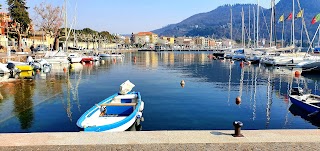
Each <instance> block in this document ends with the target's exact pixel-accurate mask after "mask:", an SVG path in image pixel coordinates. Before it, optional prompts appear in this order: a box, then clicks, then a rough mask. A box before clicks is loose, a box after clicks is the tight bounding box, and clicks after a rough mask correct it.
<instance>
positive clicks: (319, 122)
mask: <svg viewBox="0 0 320 151" xmlns="http://www.w3.org/2000/svg"><path fill="white" fill-rule="evenodd" d="M289 111H290V112H291V113H292V114H293V115H294V116H300V117H301V118H302V119H304V120H305V121H308V122H309V123H311V124H312V125H314V126H317V127H318V128H320V115H319V114H316V115H314V116H308V114H309V113H308V112H307V111H305V110H303V109H301V108H300V107H298V106H296V105H294V104H292V105H291V106H290V108H289Z"/></svg>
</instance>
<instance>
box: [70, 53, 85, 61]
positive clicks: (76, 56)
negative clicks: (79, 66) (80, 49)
mask: <svg viewBox="0 0 320 151" xmlns="http://www.w3.org/2000/svg"><path fill="white" fill-rule="evenodd" d="M68 60H69V61H70V63H79V62H81V60H82V57H81V55H80V54H79V53H69V55H68Z"/></svg>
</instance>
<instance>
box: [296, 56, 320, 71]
mask: <svg viewBox="0 0 320 151" xmlns="http://www.w3.org/2000/svg"><path fill="white" fill-rule="evenodd" d="M312 58H313V59H306V60H304V61H303V62H300V63H298V64H297V65H296V67H297V68H301V69H302V72H313V71H320V57H319V56H313V57H312Z"/></svg>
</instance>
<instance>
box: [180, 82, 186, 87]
mask: <svg viewBox="0 0 320 151" xmlns="http://www.w3.org/2000/svg"><path fill="white" fill-rule="evenodd" d="M185 84H186V83H185V82H184V80H181V82H180V85H181V87H182V88H183V87H184V85H185Z"/></svg>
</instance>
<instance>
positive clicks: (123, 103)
mask: <svg viewBox="0 0 320 151" xmlns="http://www.w3.org/2000/svg"><path fill="white" fill-rule="evenodd" d="M133 87H134V85H133V84H132V83H130V81H126V82H125V83H123V84H122V85H121V86H120V92H119V93H116V94H113V95H112V96H110V97H108V98H106V99H104V100H102V101H101V102H99V103H98V104H96V105H94V106H93V107H91V108H90V109H89V110H88V111H86V112H85V113H84V114H83V115H82V116H81V117H80V118H79V119H78V121H77V126H78V127H80V128H83V130H84V131H85V132H119V131H125V130H127V129H128V128H130V127H131V126H132V125H133V124H134V123H135V121H136V120H137V119H140V118H142V111H143V109H144V102H143V101H142V100H141V95H140V92H131V89H132V88H133Z"/></svg>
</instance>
